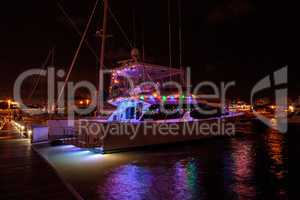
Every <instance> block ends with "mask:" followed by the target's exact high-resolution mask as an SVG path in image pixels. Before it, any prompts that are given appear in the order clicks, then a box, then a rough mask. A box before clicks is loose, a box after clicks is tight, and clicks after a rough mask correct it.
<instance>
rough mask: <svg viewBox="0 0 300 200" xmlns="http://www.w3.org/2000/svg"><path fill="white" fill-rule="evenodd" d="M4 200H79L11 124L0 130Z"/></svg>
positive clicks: (0, 180)
mask: <svg viewBox="0 0 300 200" xmlns="http://www.w3.org/2000/svg"><path fill="white" fill-rule="evenodd" d="M0 199H22V200H23V199H31V200H33V199H51V200H56V199H64V200H67V199H75V198H74V197H73V196H72V194H71V193H70V192H69V190H68V189H67V188H66V186H65V185H64V184H63V183H62V181H61V180H60V179H59V177H58V176H57V175H56V173H55V172H54V170H53V169H52V168H51V167H50V166H49V165H48V164H47V163H46V162H45V161H44V160H43V159H42V158H41V157H40V156H39V155H38V154H37V153H36V152H34V151H33V150H32V148H31V144H30V141H29V140H28V139H24V138H22V137H21V136H20V135H19V134H18V133H17V132H16V131H15V130H14V129H13V127H12V126H11V125H10V124H6V125H5V126H4V127H3V129H2V130H0Z"/></svg>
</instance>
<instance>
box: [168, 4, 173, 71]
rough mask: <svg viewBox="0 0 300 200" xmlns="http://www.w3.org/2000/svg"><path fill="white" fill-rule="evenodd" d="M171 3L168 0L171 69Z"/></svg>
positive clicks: (170, 59) (170, 61) (170, 63)
mask: <svg viewBox="0 0 300 200" xmlns="http://www.w3.org/2000/svg"><path fill="white" fill-rule="evenodd" d="M170 6H171V2H170V0H168V22H169V67H170V68H171V67H172V33H171V8H170Z"/></svg>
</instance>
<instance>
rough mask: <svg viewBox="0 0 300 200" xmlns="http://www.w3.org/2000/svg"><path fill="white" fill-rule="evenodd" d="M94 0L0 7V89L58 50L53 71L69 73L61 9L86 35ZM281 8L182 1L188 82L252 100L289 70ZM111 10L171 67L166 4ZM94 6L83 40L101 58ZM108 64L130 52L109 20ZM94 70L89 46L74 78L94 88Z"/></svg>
mask: <svg viewBox="0 0 300 200" xmlns="http://www.w3.org/2000/svg"><path fill="white" fill-rule="evenodd" d="M94 3H95V0H85V1H74V0H60V1H57V0H43V1H38V0H26V1H5V2H1V7H0V22H1V28H0V30H1V31H0V35H1V37H0V44H1V45H0V66H1V70H2V72H1V77H0V90H1V95H10V94H11V93H12V84H13V82H14V80H15V79H16V77H17V75H18V74H19V73H21V72H23V71H24V70H25V69H29V68H33V67H40V66H41V64H42V63H43V62H44V60H45V58H46V56H47V54H48V51H49V49H50V48H52V47H55V49H56V57H55V65H56V66H57V67H60V68H68V66H69V65H70V63H71V60H72V57H73V55H74V53H75V50H76V48H77V46H78V44H79V41H80V36H79V35H78V34H77V33H76V31H75V30H74V27H73V26H72V25H70V22H69V21H68V20H67V19H66V17H65V16H64V15H63V13H62V11H61V9H60V8H59V6H58V4H60V5H61V6H62V7H63V8H64V9H65V11H66V12H67V13H68V15H69V16H70V17H71V18H72V20H73V21H74V22H75V23H76V26H77V27H78V28H79V29H80V31H82V32H83V30H84V27H85V24H86V23H87V19H88V17H89V15H90V12H91V10H92V8H93V5H94ZM282 3H283V2H278V3H277V2H275V1H259V0H256V1H254V0H227V1H225V0H223V1H216V0H213V1H212V0H205V1H198V0H194V1H191V0H188V1H182V2H181V4H182V27H183V29H182V33H183V65H184V66H191V68H192V74H193V77H192V78H193V82H200V81H204V80H212V81H216V82H219V81H230V80H235V81H236V83H237V86H236V88H235V90H234V91H233V92H234V94H235V95H238V96H241V97H243V98H245V99H247V98H249V94H250V89H251V88H252V87H253V85H254V84H255V83H256V82H257V81H258V80H260V79H261V78H263V77H264V76H266V75H268V74H270V73H271V72H273V71H274V70H276V69H279V68H281V67H284V66H285V65H288V64H289V60H288V49H289V47H288V45H287V38H288V35H289V34H288V30H289V29H288V28H287V24H288V23H287V22H286V21H287V20H286V17H285V15H286V10H285V6H284V5H283V4H282ZM110 8H111V10H112V12H113V13H114V15H115V16H116V18H117V19H118V21H119V22H120V24H121V26H122V27H123V29H124V31H125V32H126V34H127V36H128V38H129V40H130V42H131V43H132V45H134V46H136V47H138V48H139V49H141V48H142V46H143V45H144V47H145V60H146V62H151V63H155V64H161V65H168V59H169V57H168V13H167V10H168V7H167V1H166V0H165V1H163V0H151V1H149V0H122V1H121V0H110ZM102 12H103V10H102V8H101V7H100V6H99V7H98V9H97V13H96V15H95V17H94V19H93V22H92V25H91V27H90V29H89V32H88V35H87V40H88V42H89V43H90V47H91V48H92V49H94V51H95V52H97V53H98V49H99V44H100V41H99V38H97V37H96V36H95V32H96V30H97V27H99V26H101V24H102V14H103V13H102ZM171 15H172V38H173V42H172V45H173V52H172V53H173V65H174V67H178V66H179V59H178V57H179V54H178V26H177V25H178V10H177V0H171ZM108 29H109V33H110V34H112V35H113V37H112V38H110V39H109V40H108V45H107V51H106V61H105V63H106V65H107V67H109V68H112V67H113V66H114V63H115V62H116V61H118V60H121V59H126V58H129V52H130V46H129V44H128V42H127V41H126V40H125V38H124V37H123V35H122V34H121V32H120V30H119V29H118V26H117V25H116V23H115V22H114V20H113V19H112V18H111V17H109V21H108ZM97 69H98V63H97V60H96V58H95V57H94V55H93V54H92V53H91V51H90V50H89V48H87V46H84V48H83V49H82V51H81V53H80V56H79V59H78V62H77V63H76V66H75V69H74V72H73V73H72V76H71V79H76V80H79V79H88V80H91V81H96V79H97V76H96V73H97ZM292 70H294V69H292V68H291V66H289V83H290V85H291V86H290V88H289V93H290V96H292V97H295V96H298V95H299V94H297V91H299V89H300V87H299V81H296V73H293V71H292Z"/></svg>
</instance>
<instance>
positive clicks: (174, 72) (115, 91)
mask: <svg viewBox="0 0 300 200" xmlns="http://www.w3.org/2000/svg"><path fill="white" fill-rule="evenodd" d="M184 75H185V72H184V71H183V70H180V69H176V68H170V67H165V66H159V65H153V64H148V63H134V64H125V65H123V66H122V67H119V68H116V69H114V70H113V71H112V74H111V85H110V90H109V91H110V92H109V94H110V98H116V97H129V96H134V95H138V94H151V93H153V92H154V91H155V88H156V90H157V88H159V89H160V87H161V85H162V84H163V83H164V82H167V81H170V80H172V81H175V82H177V83H179V84H181V85H183V83H184ZM145 83H147V84H145Z"/></svg>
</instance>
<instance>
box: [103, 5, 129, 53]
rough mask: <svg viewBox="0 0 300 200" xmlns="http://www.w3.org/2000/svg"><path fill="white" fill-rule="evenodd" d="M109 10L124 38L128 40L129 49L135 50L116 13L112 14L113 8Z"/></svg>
mask: <svg viewBox="0 0 300 200" xmlns="http://www.w3.org/2000/svg"><path fill="white" fill-rule="evenodd" d="M108 10H109V14H110V15H111V17H112V18H113V20H114V21H115V23H116V24H117V26H118V27H119V29H120V31H121V33H122V35H123V37H124V38H125V39H126V40H127V42H128V45H129V47H130V48H131V49H132V48H133V45H132V43H131V42H130V40H129V38H128V36H127V34H126V32H125V31H124V29H123V28H122V26H121V24H120V23H119V21H118V20H117V18H116V16H115V15H114V13H113V12H112V10H111V8H110V7H108Z"/></svg>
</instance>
